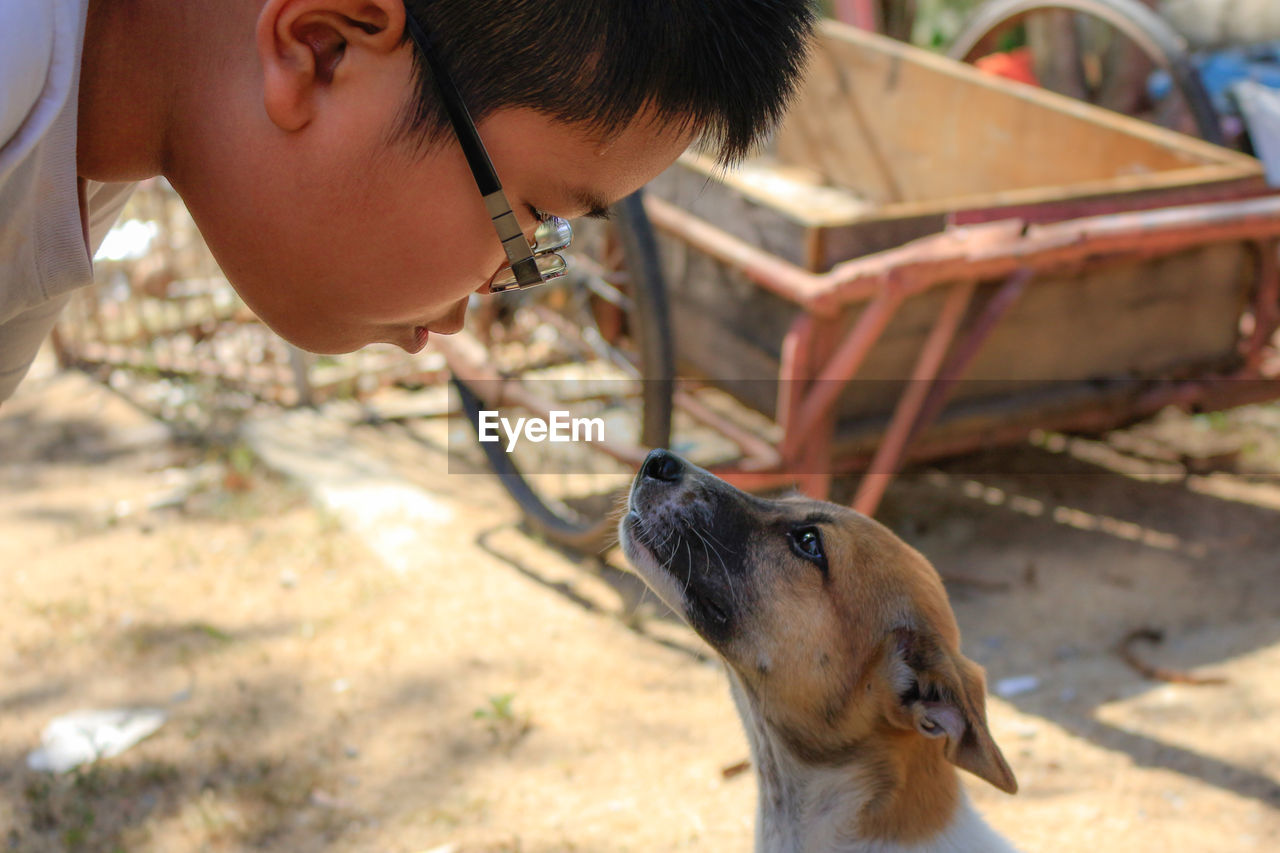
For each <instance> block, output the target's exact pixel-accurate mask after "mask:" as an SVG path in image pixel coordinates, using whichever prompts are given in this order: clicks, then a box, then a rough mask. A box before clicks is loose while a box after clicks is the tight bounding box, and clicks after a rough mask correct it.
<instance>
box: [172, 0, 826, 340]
mask: <svg viewBox="0 0 1280 853" xmlns="http://www.w3.org/2000/svg"><path fill="white" fill-rule="evenodd" d="M178 5H180V6H183V7H185V8H186V9H187V10H188V11H186V12H182V13H177V12H174V13H173V14H182V15H185V16H187V17H186V20H185V21H184V26H185V27H186V28H187V31H188V32H191V31H193V30H194V31H198V32H202V33H206V34H207V37H208V38H209V39H210V40H211V43H212V44H214V45H216V46H215V47H214V48H213V50H212V51H211V55H206V56H203V57H201V58H199V61H198V62H197V58H196V57H194V56H193V64H192V67H190V68H186V69H185V70H183V71H182V72H181V74H180V75H179V76H180V77H181V78H182V79H181V83H180V84H179V85H175V86H174V87H173V89H174V91H173V95H172V103H173V107H172V116H171V117H170V120H169V121H168V131H167V136H166V140H165V173H166V174H167V175H168V176H169V178H170V180H171V181H172V182H173V184H174V186H175V187H176V188H177V189H178V191H179V192H180V193H181V194H182V196H183V197H184V199H185V200H186V202H187V205H188V207H189V208H190V210H191V212H192V215H193V216H194V217H195V219H196V222H197V224H198V225H199V226H200V229H201V231H202V233H203V234H204V236H205V238H206V239H207V240H208V242H209V245H210V247H211V248H212V249H213V251H214V254H215V256H216V257H217V258H218V260H219V262H220V263H221V264H222V266H223V268H224V270H225V271H226V273H227V275H228V277H229V278H230V279H231V281H232V282H233V283H234V284H235V285H236V288H237V290H239V292H240V293H241V295H242V296H243V297H244V298H245V300H246V302H248V303H249V305H250V306H251V307H252V308H254V310H256V311H257V312H258V313H259V314H260V315H261V316H262V317H263V319H264V320H266V321H267V322H268V323H269V324H270V325H271V326H272V327H273V328H275V329H276V330H277V331H278V332H280V333H281V334H282V335H283V336H284V337H285V338H287V339H289V340H291V341H293V342H294V343H296V344H298V345H299V346H302V347H304V348H306V349H310V350H313V351H317V352H345V351H349V350H352V349H356V348H358V347H360V346H363V345H364V344H366V343H371V342H375V341H387V342H391V343H396V344H400V345H402V346H405V347H406V348H414V347H415V340H417V342H418V344H420V342H421V337H419V336H416V335H415V329H416V328H418V327H429V328H430V329H432V330H433V331H439V332H450V331H456V330H457V328H458V327H459V326H460V325H461V322H462V313H463V311H464V310H465V305H466V298H467V296H468V295H469V294H470V293H471V292H473V291H475V290H480V289H483V288H485V286H486V285H487V283H488V281H489V280H490V279H491V278H492V276H493V274H494V273H495V272H496V271H497V270H498V269H499V267H500V266H501V265H502V264H503V262H504V260H505V256H504V254H503V251H502V247H501V245H500V244H499V242H498V238H497V237H496V235H495V233H494V230H493V227H492V225H491V224H490V221H489V215H488V214H487V213H486V211H485V207H484V204H483V202H482V199H481V195H480V192H479V190H478V189H477V187H476V184H475V181H474V179H473V177H472V174H471V171H470V170H469V168H468V166H467V163H466V160H465V158H464V156H463V154H462V151H461V149H460V147H459V145H458V142H457V139H456V138H455V136H454V133H453V130H452V126H451V125H450V123H449V121H448V118H447V117H446V115H445V113H444V111H443V109H442V107H441V104H440V100H439V98H438V96H437V91H436V87H435V81H434V80H433V79H432V77H431V75H430V72H429V70H427V66H426V63H425V62H424V61H423V58H422V56H421V54H420V53H419V52H418V50H417V48H416V47H415V46H414V45H413V44H412V42H411V41H410V40H409V39H408V38H407V35H406V27H405V16H406V14H411V15H414V16H415V18H416V20H417V21H418V22H419V24H420V25H421V26H422V28H423V29H425V30H426V32H427V33H428V34H429V36H430V38H431V41H432V44H433V46H434V48H435V50H436V52H437V54H438V57H439V59H440V60H441V61H442V62H443V65H444V67H445V68H446V69H447V70H448V74H449V76H450V77H451V78H452V79H453V81H454V82H455V83H456V84H457V87H458V89H459V90H460V92H461V95H462V98H463V101H464V102H465V104H466V106H467V107H468V109H469V111H470V113H471V116H472V118H473V119H474V121H475V123H476V125H477V126H478V128H479V133H480V137H481V138H482V140H483V142H484V145H485V147H486V148H487V149H488V151H489V154H490V156H491V158H492V160H493V164H494V166H495V168H496V171H497V173H498V176H499V178H500V179H501V180H502V183H503V186H504V188H505V190H506V194H507V196H508V198H509V199H510V201H511V204H512V207H513V209H514V210H515V212H516V214H517V216H518V217H519V219H520V222H521V225H522V226H524V227H526V228H527V229H529V230H530V231H531V229H532V227H533V224H534V221H535V217H534V212H535V211H540V212H546V213H551V214H555V215H557V216H561V217H564V218H573V217H576V216H581V215H584V214H590V213H592V212H598V210H597V209H598V208H599V207H601V206H603V205H607V204H608V203H611V202H613V201H616V200H617V199H619V198H620V197H622V196H623V195H626V194H627V193H630V192H632V191H633V190H635V189H637V188H638V187H640V186H641V185H642V184H644V183H645V182H646V181H648V180H649V179H650V178H652V177H653V176H654V175H656V174H657V173H658V172H659V171H661V170H662V169H663V168H665V167H666V166H667V165H668V164H670V162H671V161H672V160H674V159H675V158H676V157H677V156H678V155H679V153H680V152H681V151H682V150H683V149H684V148H685V147H687V146H688V145H689V144H690V143H691V142H694V141H699V142H701V143H702V144H704V145H705V146H707V147H709V148H710V149H711V150H712V151H713V152H714V153H716V154H717V155H718V156H719V157H720V158H721V159H722V160H725V161H732V160H734V159H736V158H738V157H741V156H742V155H743V154H744V153H746V152H747V151H748V150H749V149H750V148H751V146H752V144H753V143H754V142H755V141H757V140H758V139H759V137H760V136H761V135H762V134H763V133H764V132H765V131H767V130H768V128H770V127H772V126H773V124H774V123H775V122H776V121H777V119H778V117H779V116H780V115H781V113H782V112H783V110H784V108H785V106H786V103H787V100H788V98H789V96H790V94H791V93H792V91H793V90H794V88H795V86H796V84H797V82H798V78H799V75H800V72H801V69H802V67H803V64H804V55H805V47H806V44H807V41H808V38H809V35H810V31H811V28H812V19H813V5H812V3H811V2H810V0H483V2H480V0H234V2H233V3H232V4H231V5H232V6H233V7H234V9H235V11H233V12H232V13H231V14H227V10H226V8H225V7H224V8H223V9H221V10H220V11H221V12H222V13H223V14H221V15H218V16H216V17H215V16H213V15H212V14H211V13H209V12H201V11H198V10H199V9H200V8H201V7H196V10H191V8H190V7H189V6H187V5H186V4H178ZM217 5H218V4H204V6H203V8H204V9H208V8H209V7H210V6H214V7H216V6H217ZM171 8H172V7H171ZM205 14H208V15H209V18H208V20H206V21H204V22H199V21H195V22H194V23H193V19H196V18H198V17H199V16H201V15H205Z"/></svg>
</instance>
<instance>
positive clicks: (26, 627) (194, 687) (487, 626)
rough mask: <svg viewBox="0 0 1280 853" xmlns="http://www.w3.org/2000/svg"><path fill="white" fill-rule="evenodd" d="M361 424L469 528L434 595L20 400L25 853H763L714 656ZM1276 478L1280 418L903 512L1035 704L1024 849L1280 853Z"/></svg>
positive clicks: (1113, 449)
mask: <svg viewBox="0 0 1280 853" xmlns="http://www.w3.org/2000/svg"><path fill="white" fill-rule="evenodd" d="M341 431H342V432H343V433H344V434H345V438H346V439H347V440H349V441H350V442H351V444H352V445H353V446H356V447H359V448H361V449H362V450H363V451H364V452H368V453H375V454H378V455H379V456H380V457H381V458H384V459H386V460H387V461H388V462H389V464H391V465H393V466H395V467H397V468H398V469H399V470H402V471H403V472H404V474H405V477H406V478H407V479H409V480H410V481H412V482H414V483H415V484H416V485H418V486H422V487H424V488H429V489H430V490H431V492H432V494H434V495H435V496H436V497H437V498H439V499H440V500H442V501H444V502H446V503H447V504H448V505H449V506H450V507H452V508H454V509H455V511H456V518H457V519H458V520H457V522H456V523H454V524H451V525H449V526H447V527H442V528H441V529H439V530H437V531H435V533H434V534H432V535H433V537H434V539H433V540H432V543H431V546H430V547H428V548H426V549H425V551H424V553H423V555H422V561H421V567H420V568H418V569H416V570H414V571H409V572H396V571H392V570H391V569H389V568H388V567H387V566H386V565H384V564H383V563H382V562H380V561H379V559H378V558H377V557H375V556H374V554H373V553H372V552H371V551H370V550H369V549H368V548H367V547H366V544H365V543H363V542H362V541H361V540H360V539H359V538H358V537H357V536H356V535H354V534H353V533H351V532H349V531H347V530H344V528H343V525H342V522H341V519H339V518H337V517H334V516H332V515H329V514H327V513H325V512H323V511H321V510H318V509H316V508H315V507H314V505H313V504H312V503H311V502H310V501H309V500H308V497H307V495H306V494H305V493H304V492H303V490H302V489H301V488H300V487H298V486H297V485H295V484H291V483H288V482H285V481H283V480H282V479H280V478H279V477H277V476H275V475H273V474H272V473H271V472H269V471H266V470H264V468H263V467H262V466H261V465H260V464H258V463H257V462H256V461H255V460H254V459H253V457H252V456H251V455H250V454H249V453H247V452H246V451H245V450H244V448H242V447H238V446H235V445H232V446H230V447H225V448H208V447H195V446H190V445H181V444H176V443H174V442H172V441H170V440H169V439H168V438H167V437H166V435H165V433H164V431H163V430H162V429H159V428H158V427H157V426H156V425H155V424H154V423H153V422H151V421H150V420H149V419H148V418H146V417H145V416H143V415H142V414H140V413H139V412H138V411H136V410H135V409H133V408H132V407H131V406H130V405H129V404H127V403H126V402H124V401H123V400H122V399H120V398H119V397H117V396H116V395H115V394H113V393H111V392H109V391H106V390H105V389H103V388H101V387H100V386H97V385H94V384H93V383H92V382H90V381H89V380H88V379H86V378H85V377H83V376H79V375H68V374H55V375H48V374H46V375H43V376H38V377H36V378H35V379H33V380H32V381H29V382H28V383H27V384H26V385H25V386H24V387H23V389H22V390H21V391H20V393H19V396H18V397H16V398H15V399H14V400H12V401H11V402H10V403H7V404H6V405H5V406H4V407H3V408H0V566H3V571H0V624H2V625H3V626H4V630H3V633H2V634H0V848H3V849H9V850H17V851H27V852H28V853H35V851H63V850H69V851H107V853H115V851H130V853H133V851H249V850H273V851H276V850H278V851H321V850H323V851H356V850H359V851H388V853H391V851H397V853H398V852H399V851H403V853H423V852H424V851H441V853H443V851H452V853H497V851H521V853H542V851H668V850H698V851H715V853H720V851H735V850H748V849H750V839H751V827H752V821H753V809H754V782H753V780H752V778H751V776H750V774H749V773H746V774H739V775H728V776H726V774H725V773H724V770H725V769H726V768H728V767H730V766H732V765H734V764H735V763H737V762H739V761H741V760H742V759H744V758H745V757H746V743H745V740H744V738H743V736H742V734H741V731H740V728H739V724H738V722H737V719H736V716H735V714H734V711H733V708H732V705H731V703H730V700H729V697H728V694H727V690H726V687H725V683H724V680H723V676H722V674H721V673H720V671H719V669H718V665H717V664H716V663H715V662H714V661H713V660H709V659H708V658H707V657H706V655H705V650H704V649H703V647H702V646H701V645H700V644H699V642H698V640H697V639H696V638H695V637H693V636H692V635H691V634H690V633H689V632H687V631H685V630H683V629H682V628H681V627H679V626H677V625H675V624H673V623H671V622H670V621H669V620H668V619H667V618H665V617H664V616H663V614H661V613H660V612H659V610H658V608H657V606H656V605H655V603H654V602H653V600H652V597H647V598H646V597H643V596H641V595H640V594H639V593H638V592H637V591H636V590H635V588H634V587H629V586H628V584H627V581H626V579H625V578H624V577H622V576H620V575H618V574H616V573H615V572H614V571H613V570H612V569H610V568H609V566H608V565H605V566H603V567H602V566H600V565H599V564H597V563H594V562H592V561H585V562H584V561H575V560H570V559H567V558H566V557H565V556H563V555H561V554H558V553H556V552H553V551H551V550H548V549H546V548H544V547H543V546H541V545H539V544H538V543H537V542H535V541H533V540H531V539H528V538H527V537H525V536H524V535H523V534H522V533H521V532H520V531H519V529H518V527H517V520H518V516H517V513H516V511H515V509H514V507H513V505H512V504H511V503H510V501H509V500H507V499H506V497H505V495H504V493H503V492H502V491H501V489H500V488H499V487H498V485H497V484H496V483H495V482H494V481H493V480H492V478H490V477H487V476H485V475H483V474H472V475H461V476H458V475H445V474H444V473H443V472H444V471H445V470H446V459H445V455H444V450H443V448H442V446H441V445H440V442H439V441H438V440H435V439H433V438H432V436H431V435H428V434H426V433H424V432H422V431H420V430H417V429H416V428H415V427H413V426H407V427H406V426H395V425H385V426H380V427H375V426H359V427H351V428H343V429H342V430H341ZM455 468H459V466H457V465H455ZM1277 470H1280V408H1276V407H1252V408H1249V409H1245V410H1240V411H1238V412H1235V413H1232V414H1230V415H1228V416H1216V417H1209V418H1185V417H1169V418H1165V419H1162V420H1159V421H1157V422H1154V423H1152V424H1148V425H1145V426H1143V427H1140V428H1137V429H1134V430H1130V431H1128V432H1127V433H1125V434H1124V435H1122V436H1116V437H1113V438H1112V439H1111V440H1109V441H1106V442H1082V441H1062V440H1058V439H1056V438H1053V437H1050V438H1049V439H1046V440H1044V441H1041V442H1040V443H1039V446H1035V445H1028V446H1026V447H1022V448H1018V449H1015V450H1012V451H1007V452H1002V453H1000V454H992V455H989V456H986V457H975V458H970V459H965V460H958V461H954V462H949V463H947V464H945V465H939V466H932V467H930V468H929V469H927V470H923V471H919V472H914V473H912V474H910V475H909V476H906V477H904V478H902V479H901V480H899V481H898V482H897V483H896V484H895V485H894V486H893V487H892V488H891V490H890V492H889V495H888V499H887V502H886V505H885V507H884V510H883V512H882V513H881V516H882V518H883V520H884V521H885V522H886V523H888V524H889V525H890V526H891V527H893V528H894V529H896V530H897V531H898V532H899V533H900V534H902V535H903V536H904V537H905V538H907V539H908V540H909V541H911V542H912V543H913V544H915V545H916V546H917V547H919V548H920V549H921V550H922V551H923V552H924V553H925V554H926V555H927V556H929V557H930V558H931V559H932V560H933V561H934V562H935V564H936V565H937V566H938V568H939V570H940V571H941V572H942V574H943V575H944V577H945V578H946V579H947V582H948V589H949V591H950V593H951V595H952V600H953V603H954V605H955V608H956V611H957V614H958V616H959V620H960V623H961V627H962V629H963V631H964V633H965V648H966V651H967V652H968V653H969V654H970V655H971V656H972V657H974V658H975V659H977V660H978V661H979V662H981V663H982V664H983V665H984V666H986V667H987V670H988V675H989V678H990V680H991V682H992V684H993V685H995V684H999V683H1001V682H1002V681H1003V680H1004V679H1010V678H1017V677H1020V676H1034V682H1033V683H1031V685H1030V687H1031V689H1030V690H1028V691H1027V692H1023V693H1018V694H1016V695H1009V696H1007V697H1005V698H1001V697H999V696H993V698H992V699H991V701H990V715H991V725H992V730H993V733H994V735H995V737H996V739H997V741H998V742H999V743H1000V744H1001V745H1002V747H1003V749H1004V751H1005V753H1006V755H1007V757H1008V758H1009V761H1010V763H1011V765H1012V766H1013V767H1014V769H1015V771H1016V773H1017V775H1018V778H1019V781H1020V783H1021V786H1022V790H1021V792H1020V793H1019V794H1018V795H1017V796H1016V797H1008V796H1005V795H1003V794H1000V793H999V792H996V791H995V790H994V789H990V788H988V787H986V786H985V785H984V784H983V783H981V782H980V781H978V780H974V779H968V780H967V785H968V788H969V790H970V792H971V793H972V795H973V797H974V799H975V800H976V803H977V805H978V807H979V809H980V810H982V811H983V812H984V813H985V814H986V815H987V817H988V818H989V819H990V821H991V822H992V823H993V824H994V825H995V826H996V827H997V828H998V829H1000V830H1001V831H1002V832H1004V833H1005V834H1006V835H1007V836H1008V837H1010V838H1011V839H1013V840H1014V841H1015V842H1016V843H1017V845H1018V846H1019V847H1020V848H1021V849H1024V850H1027V851H1065V850H1089V851H1091V853H1111V852H1112V851H1115V853H1120V851H1124V853H1131V852H1132V851H1148V850H1149V851H1170V850H1176V851H1186V853H1197V851H1204V853H1209V851H1214V853H1217V852H1218V851H1264V850H1265V851H1272V850H1277V849H1280V739H1277V737H1276V734H1275V733H1276V731H1277V729H1280V680H1278V679H1277V678H1276V677H1275V675H1276V673H1277V672H1280V618H1278V617H1280V523H1277V522H1278V521H1280V481H1277V480H1276V479H1275V477H1274V473H1275V472H1276V471H1277ZM1157 475H1163V476H1157ZM848 485H849V484H842V486H843V487H844V488H846V489H847V488H848ZM608 560H609V562H610V563H612V562H614V561H616V555H612V556H610V557H609V558H608ZM1144 627H1151V628H1157V629H1160V630H1162V631H1163V632H1164V642H1163V643H1162V644H1160V645H1151V644H1139V645H1136V646H1135V647H1134V650H1135V652H1136V653H1137V654H1139V655H1140V656H1141V657H1142V658H1143V659H1145V660H1148V661H1150V662H1152V663H1153V664H1158V665H1160V666H1163V667H1167V668H1170V669H1177V670H1182V671H1187V672H1193V673H1197V674H1200V675H1211V676H1221V677H1224V678H1226V679H1227V683H1225V684H1219V685H1192V684H1174V683H1161V682H1155V681H1150V680H1147V679H1144V678H1143V676H1142V675H1140V674H1139V673H1138V672H1136V671H1135V670H1134V669H1133V668H1132V667H1130V666H1129V665H1127V664H1126V663H1125V662H1123V661H1122V660H1121V659H1120V658H1119V657H1118V656H1117V654H1116V653H1115V647H1116V645H1117V643H1118V642H1119V641H1120V640H1121V639H1122V638H1123V637H1124V636H1125V635H1126V634H1127V633H1128V632H1130V631H1132V630H1134V629H1137V628H1144ZM1023 686H1027V682H1026V681H1025V679H1024V681H1023ZM134 705H146V706H160V707H164V708H166V709H167V711H168V713H169V715H170V716H169V720H168V722H167V723H166V724H165V725H164V726H163V727H162V728H161V729H160V730H159V731H158V732H157V733H156V734H155V735H154V736H152V737H151V738H149V739H147V740H145V741H143V742H142V743H141V744H139V745H138V746H136V747H134V748H132V749H130V750H129V751H127V752H125V753H124V754H122V755H119V756H117V757H114V758H110V759H104V760H102V761H100V762H98V763H97V764H96V765H94V766H92V767H89V768H85V769H81V770H78V771H74V772H71V773H67V774H64V775H61V776H51V775H48V774H45V773H40V772H36V771H32V770H29V769H27V767H26V763H25V758H26V755H27V753H28V752H29V751H30V750H31V749H33V748H34V747H35V746H37V745H38V744H39V740H40V732H41V730H42V728H43V727H44V725H45V724H46V723H47V722H48V721H49V720H50V719H51V718H53V717H54V716H56V715H58V714H61V713H65V712H67V711H70V710H74V709H77V708H86V707H115V706H134Z"/></svg>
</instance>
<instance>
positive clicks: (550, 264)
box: [405, 7, 573, 293]
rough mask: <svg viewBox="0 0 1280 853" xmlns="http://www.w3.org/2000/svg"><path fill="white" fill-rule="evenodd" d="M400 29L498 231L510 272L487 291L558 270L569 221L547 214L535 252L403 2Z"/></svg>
mask: <svg viewBox="0 0 1280 853" xmlns="http://www.w3.org/2000/svg"><path fill="white" fill-rule="evenodd" d="M405 28H406V29H407V30H408V32H409V38H410V39H411V40H412V41H413V43H414V45H415V46H416V47H417V48H418V52H419V53H421V54H422V58H423V59H424V60H426V63H427V67H429V68H430V69H431V76H432V78H433V79H434V80H435V82H436V89H437V90H438V91H439V92H440V100H441V103H443V105H444V109H445V113H446V114H447V115H448V116H449V123H450V124H451V125H453V133H454V135H455V136H456V137H457V138H458V144H459V145H460V146H461V147H462V153H463V155H464V156H465V157H466V158H467V165H468V166H469V167H470V169H471V175H472V177H474V178H475V182H476V187H477V188H478V189H479V190H480V195H481V196H482V197H483V198H484V206H485V209H486V210H487V211H488V212H489V218H490V219H491V220H492V221H493V228H494V230H495V231H496V232H497V234H498V240H499V241H501V243H502V249H503V251H504V252H506V254H507V262H508V264H509V265H510V275H506V276H504V275H503V272H499V273H498V275H496V276H495V277H494V281H493V282H492V283H491V284H490V287H489V290H490V292H491V293H500V292H502V291H504V290H511V289H518V290H523V289H524V288H527V287H535V286H537V285H539V284H543V283H545V282H547V281H549V280H551V279H553V278H559V277H560V276H562V275H564V274H565V272H566V265H565V260H564V258H562V257H561V256H560V255H557V254H555V250H556V249H563V248H565V247H566V246H568V245H569V241H570V240H571V239H572V238H573V230H572V228H571V227H570V226H569V223H568V222H566V221H565V220H563V219H560V218H559V217H554V216H553V217H548V219H547V220H544V221H543V222H541V223H540V224H539V226H538V233H537V234H536V235H535V246H536V245H537V244H538V243H540V242H541V238H542V236H543V232H544V231H545V232H546V236H547V237H548V238H549V239H548V242H549V243H550V245H549V246H548V247H547V248H546V249H542V250H539V251H535V248H534V247H531V246H530V245H529V241H528V240H527V239H526V238H525V236H524V231H523V230H522V229H521V228H520V222H519V220H517V219H516V215H515V212H514V211H513V210H512V209H511V202H510V201H509V200H508V199H507V194H506V193H505V192H504V191H503V189H502V182H501V181H500V180H498V173H497V171H496V170H495V169H494V168H493V161H492V160H490V159H489V152H488V151H486V150H485V147H484V142H482V141H481V139H480V132H479V130H477V129H476V125H475V122H474V121H472V120H471V113H470V111H469V110H467V105H466V104H465V103H464V102H463V100H462V94H461V93H460V92H459V91H458V87H457V85H455V84H454V82H453V78H452V77H450V76H449V73H448V72H447V71H446V70H445V68H444V65H443V64H442V63H441V62H440V59H439V57H438V56H437V55H436V52H435V50H434V49H433V48H432V46H431V39H430V37H429V36H428V35H427V31H426V30H425V29H423V27H422V25H421V24H419V23H418V21H417V19H416V18H414V16H413V14H412V12H410V11H409V9H408V8H407V7H406V8H405ZM540 261H541V262H540Z"/></svg>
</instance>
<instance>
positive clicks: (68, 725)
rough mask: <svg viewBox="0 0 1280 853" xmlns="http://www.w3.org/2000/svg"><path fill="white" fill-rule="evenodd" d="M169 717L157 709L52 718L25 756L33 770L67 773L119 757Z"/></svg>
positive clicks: (98, 711)
mask: <svg viewBox="0 0 1280 853" xmlns="http://www.w3.org/2000/svg"><path fill="white" fill-rule="evenodd" d="M167 719H168V715H167V714H166V713H165V712H164V711H162V710H160V709H159V708H106V709H92V708H86V709H82V710H79V711H72V712H70V713H68V714H63V715H62V716H60V717H54V718H53V719H52V720H50V721H49V724H48V725H47V726H45V727H44V732H42V733H41V735H40V744H41V745H40V747H39V748H37V749H34V750H32V751H31V753H30V754H29V755H27V766H28V767H30V768H31V769H32V770H44V771H48V772H50V773H65V772H66V771H68V770H70V769H72V768H74V767H79V766H80V765H81V764H87V763H89V762H91V761H97V760H98V759H100V758H110V757H111V756H113V755H119V754H120V753H122V752H124V751H125V750H126V749H128V748H129V747H131V746H133V745H134V744H136V743H138V742H139V741H141V740H143V739H144V738H146V737H148V736H150V735H152V734H154V733H155V732H156V730H157V729H159V728H160V727H161V726H162V725H164V723H165V720H167Z"/></svg>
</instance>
